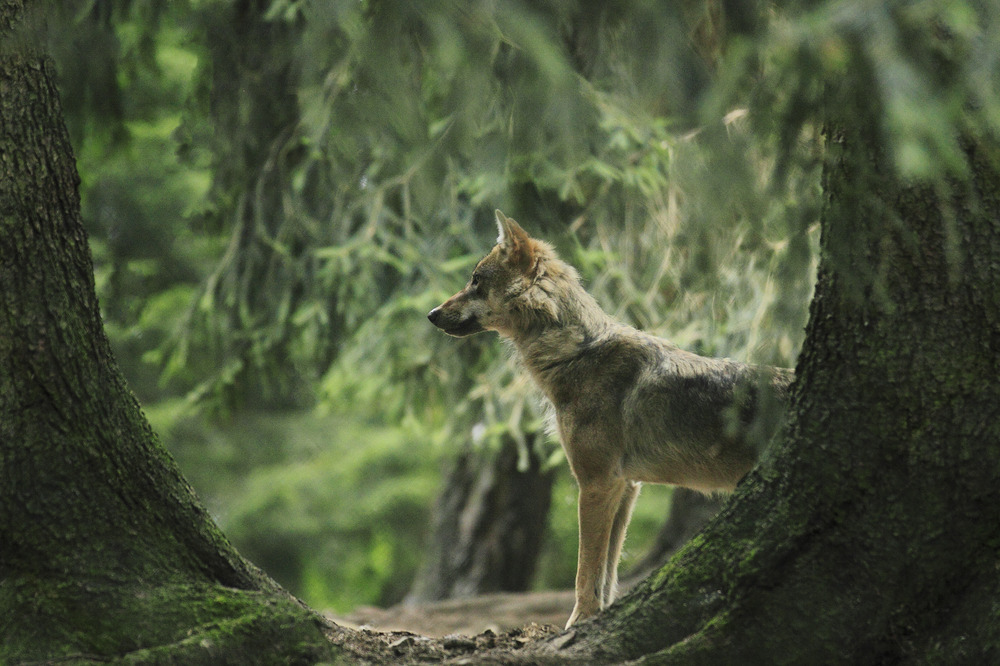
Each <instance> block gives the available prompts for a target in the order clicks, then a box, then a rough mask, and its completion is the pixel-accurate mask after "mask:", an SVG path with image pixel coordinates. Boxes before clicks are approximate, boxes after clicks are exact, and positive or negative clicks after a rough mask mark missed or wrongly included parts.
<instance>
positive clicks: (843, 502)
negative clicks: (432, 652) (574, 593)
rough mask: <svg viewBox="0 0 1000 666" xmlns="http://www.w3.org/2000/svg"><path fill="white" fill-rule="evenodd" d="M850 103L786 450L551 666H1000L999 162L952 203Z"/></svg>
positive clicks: (996, 156)
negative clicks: (899, 164)
mask: <svg viewBox="0 0 1000 666" xmlns="http://www.w3.org/2000/svg"><path fill="white" fill-rule="evenodd" d="M870 83H871V82H861V83H860V84H859V82H858V81H857V80H853V81H851V80H850V79H848V80H846V81H845V82H843V84H842V85H841V86H838V87H837V88H836V90H831V99H836V100H837V102H836V103H837V107H836V108H837V109H838V111H837V114H836V115H834V116H833V117H832V122H831V124H830V127H831V128H832V129H830V130H829V131H828V135H827V148H826V150H827V156H826V160H827V161H826V165H825V171H824V173H825V182H824V189H825V197H826V204H825V207H824V210H823V212H822V220H821V223H822V227H823V238H822V243H821V245H822V250H821V251H822V255H821V265H820V270H819V278H818V283H817V287H816V293H815V297H814V300H813V303H812V307H811V312H810V321H809V324H808V327H807V335H806V341H805V345H804V347H803V350H802V353H801V355H800V357H799V361H798V367H797V370H796V377H797V379H796V385H795V387H794V388H793V397H792V406H791V409H790V415H789V420H788V423H787V428H786V430H785V433H784V435H783V437H782V438H781V440H780V441H777V442H775V443H774V444H773V445H772V449H771V451H769V453H768V454H767V455H766V456H765V458H764V460H763V461H762V462H761V464H760V465H759V467H758V468H757V469H755V470H754V471H753V472H751V474H750V475H749V476H748V478H747V479H746V480H745V481H744V482H743V483H742V484H741V485H740V487H739V488H738V489H737V491H736V493H735V494H734V496H733V498H732V500H730V501H729V502H728V503H727V504H726V506H725V507H724V508H723V511H722V513H721V514H720V515H719V517H718V518H716V519H715V520H713V521H712V522H711V523H710V524H709V526H708V527H707V529H706V530H705V531H704V532H702V533H701V534H700V535H699V536H697V537H695V539H694V540H693V542H692V543H691V544H690V545H689V546H688V547H686V548H685V549H683V550H682V551H681V553H680V554H678V555H677V556H676V557H675V558H674V559H673V560H672V561H671V563H670V564H669V565H667V566H666V567H664V568H663V569H661V570H660V571H659V572H657V573H656V574H654V575H653V576H651V577H650V578H649V579H647V580H646V581H645V582H644V583H642V584H640V585H639V586H638V587H637V588H636V589H635V590H634V591H633V592H632V593H631V594H630V595H629V596H628V597H626V598H625V599H624V600H623V601H622V602H621V603H619V604H618V605H616V606H614V607H612V608H611V609H610V611H609V612H607V613H604V614H602V615H600V616H598V617H597V618H596V620H595V621H594V622H590V623H585V624H583V625H581V626H579V627H574V631H571V632H569V633H567V634H565V635H563V636H560V637H559V638H557V639H555V640H553V641H551V642H550V643H548V644H547V645H545V646H544V647H540V648H539V649H538V650H536V651H535V653H534V654H531V656H527V655H526V656H524V657H522V658H523V659H524V660H526V661H531V662H533V663H538V662H546V661H549V662H552V663H556V662H558V663H563V662H566V661H571V660H576V661H580V662H586V663H602V662H603V663H620V662H622V661H625V660H632V659H637V660H639V663H656V664H675V663H676V664H728V663H748V664H756V663H792V664H809V663H900V662H912V661H920V662H934V663H941V662H943V663H998V662H1000V622H998V621H997V612H996V607H997V606H996V600H997V599H998V598H1000V579H998V577H997V575H996V572H997V567H998V566H1000V484H998V483H997V479H998V478H1000V381H998V376H1000V150H998V146H997V141H996V137H992V136H974V135H971V134H970V135H967V136H965V137H964V145H965V151H966V157H967V160H968V171H967V173H965V174H955V173H953V174H952V175H951V176H950V177H949V178H948V179H947V180H946V181H944V180H942V181H939V184H938V186H937V187H930V186H924V185H921V184H919V183H917V182H914V181H911V180H907V179H905V178H904V177H902V176H900V175H899V174H898V172H897V171H896V165H895V164H894V163H893V162H892V160H891V159H890V158H889V157H887V155H886V152H887V151H886V150H885V149H884V144H883V143H882V137H881V135H880V134H879V132H878V128H879V126H880V122H879V118H880V117H881V116H880V115H879V111H880V110H879V109H877V108H875V103H874V102H873V101H872V99H871V97H872V96H871V95H870V91H871V90H873V88H872V87H870V86H869V85H866V84H870Z"/></svg>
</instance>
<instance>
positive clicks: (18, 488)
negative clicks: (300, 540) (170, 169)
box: [0, 1, 340, 664]
mask: <svg viewBox="0 0 1000 666" xmlns="http://www.w3.org/2000/svg"><path fill="white" fill-rule="evenodd" d="M19 10H20V3H17V2H10V1H7V2H0V16H2V17H4V18H3V24H0V30H5V29H9V28H10V27H11V26H13V25H14V24H15V23H16V20H15V19H14V18H13V17H15V15H16V14H17V12H18V11H19ZM20 37H21V38H22V40H21V41H22V43H24V44H27V43H28V42H29V41H30V40H29V39H27V38H26V37H25V36H24V35H21V36H20ZM0 117H2V118H3V122H0V636H2V637H3V639H2V641H0V663H21V662H26V661H28V662H30V661H48V660H59V661H60V662H62V663H66V662H69V663H72V662H74V661H75V662H79V663H84V662H88V661H96V662H107V661H121V662H124V663H144V664H145V663H178V664H180V663H183V664H245V663H314V662H317V661H322V660H332V659H334V658H336V657H337V656H338V655H339V654H340V653H339V650H337V649H336V648H335V647H334V646H333V645H332V643H331V642H330V641H329V640H328V638H327V636H326V634H325V631H329V630H330V625H329V624H328V623H326V622H325V621H324V620H323V619H322V618H321V617H320V616H318V615H317V614H316V613H314V612H313V611H311V610H309V609H307V608H306V607H305V606H304V605H303V604H301V603H300V602H298V601H297V600H296V599H294V598H293V597H291V595H289V594H288V593H287V592H285V591H284V590H282V589H281V588H280V587H279V586H278V585H277V584H276V583H274V582H273V581H272V580H271V579H270V578H268V577H267V576H266V575H265V574H263V573H262V572H261V571H259V570H258V569H257V568H256V567H254V566H253V565H252V564H251V563H249V562H247V561H246V560H244V559H243V558H242V557H241V556H240V555H239V554H238V553H237V552H236V551H235V550H234V549H233V548H232V546H231V545H230V544H229V543H228V541H227V540H226V539H225V537H224V536H223V535H222V534H221V532H220V531H219V530H218V528H217V527H216V525H215V524H214V522H213V521H212V520H211V518H210V517H209V516H208V514H207V512H206V511H205V509H204V508H203V507H202V506H201V504H200V502H199V501H198V500H197V498H196V497H195V496H194V493H193V492H192V490H191V488H190V487H189V486H188V484H187V483H186V482H185V481H184V479H183V478H182V477H181V475H180V473H179V472H178V470H177V467H176V465H175V464H174V462H173V460H172V459H171V458H170V456H169V455H168V454H167V453H166V451H165V450H164V449H163V448H162V446H160V444H159V442H158V441H157V439H156V437H155V435H154V434H153V432H152V430H151V429H150V427H149V425H148V423H147V422H146V420H145V418H144V416H143V415H142V412H141V410H140V408H139V405H138V403H137V402H136V400H135V398H134V397H133V395H132V393H131V392H130V391H129V390H128V388H127V386H126V385H125V382H124V379H123V378H122V376H121V373H120V371H119V370H118V367H117V365H116V363H115V361H114V359H113V357H112V355H111V351H110V348H109V345H108V342H107V339H106V338H105V336H104V332H103V326H102V323H101V317H100V312H99V308H98V304H97V299H96V296H95V293H94V278H93V265H92V263H91V260H90V253H89V249H88V246H87V239H86V235H85V233H84V231H83V226H82V224H81V221H80V202H79V198H78V195H77V191H76V187H77V182H78V178H77V174H76V169H75V163H74V159H73V153H72V150H71V148H70V145H69V139H68V136H67V134H66V130H65V127H64V124H63V122H62V117H61V111H60V108H59V102H58V95H57V93H56V90H55V87H54V85H53V76H52V73H51V71H50V64H49V63H48V62H47V61H46V60H45V59H44V58H42V57H40V56H38V55H37V54H34V53H32V52H30V49H26V48H18V49H13V48H12V49H10V50H6V49H5V50H3V51H0Z"/></svg>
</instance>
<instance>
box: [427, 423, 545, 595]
mask: <svg viewBox="0 0 1000 666" xmlns="http://www.w3.org/2000/svg"><path fill="white" fill-rule="evenodd" d="M528 450H529V451H530V452H531V453H530V455H529V465H528V469H526V470H524V471H523V472H522V471H520V470H519V469H518V449H517V445H516V444H515V442H514V441H513V440H511V439H505V440H504V442H503V444H502V445H501V447H500V449H499V451H488V450H487V451H484V450H474V449H472V448H469V449H467V450H466V451H465V452H464V453H463V454H462V455H461V456H459V458H458V460H457V461H456V463H455V466H454V467H453V469H452V471H451V472H450V473H449V474H448V477H447V479H446V480H445V485H444V489H443V490H442V492H441V494H440V496H439V497H438V499H437V505H436V507H435V509H434V512H433V515H434V521H435V522H434V528H433V532H432V536H431V543H430V545H429V547H428V548H427V550H426V554H425V563H424V565H423V568H422V571H421V573H420V574H419V575H418V576H417V579H416V581H415V582H414V586H413V589H412V590H411V592H410V594H409V596H408V597H407V602H410V603H417V602H421V601H439V600H444V599H454V598H461V597H470V596H474V595H476V594H483V593H487V592H520V591H524V590H527V589H528V587H529V585H530V584H531V578H532V575H533V574H534V571H535V565H536V564H537V562H538V556H539V554H540V553H541V548H542V541H543V537H544V534H545V528H546V524H547V521H548V513H549V505H550V503H551V499H552V483H553V481H554V478H555V473H554V470H548V471H543V470H542V469H541V461H540V460H539V458H538V456H537V455H535V453H534V446H532V445H531V443H530V442H529V443H528Z"/></svg>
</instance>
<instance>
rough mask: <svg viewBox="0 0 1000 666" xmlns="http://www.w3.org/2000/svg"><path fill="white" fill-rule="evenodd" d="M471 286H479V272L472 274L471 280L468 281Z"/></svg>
mask: <svg viewBox="0 0 1000 666" xmlns="http://www.w3.org/2000/svg"><path fill="white" fill-rule="evenodd" d="M470 284H471V285H472V286H473V287H478V286H479V273H473V274H472V282H471V283H470Z"/></svg>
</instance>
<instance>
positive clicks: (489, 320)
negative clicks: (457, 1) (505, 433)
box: [428, 211, 793, 627]
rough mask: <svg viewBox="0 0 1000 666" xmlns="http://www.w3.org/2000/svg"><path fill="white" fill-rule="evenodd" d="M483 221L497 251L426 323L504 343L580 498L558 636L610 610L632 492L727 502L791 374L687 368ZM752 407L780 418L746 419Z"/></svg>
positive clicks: (770, 426)
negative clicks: (572, 597)
mask: <svg viewBox="0 0 1000 666" xmlns="http://www.w3.org/2000/svg"><path fill="white" fill-rule="evenodd" d="M496 216H497V225H498V228H499V231H500V234H499V238H498V244H497V245H496V246H495V247H494V248H493V250H492V251H491V252H490V253H489V254H488V255H487V256H486V257H485V258H484V259H483V260H482V261H480V262H479V264H478V265H477V267H476V270H475V272H474V273H473V279H472V280H470V282H469V284H467V285H466V287H465V288H464V289H463V290H462V291H460V292H459V293H457V294H455V296H453V297H452V298H450V299H448V300H447V301H445V302H444V303H443V304H442V305H441V306H439V307H437V308H435V309H434V310H432V311H431V312H430V314H429V315H428V317H429V318H430V320H431V321H432V323H434V324H435V325H436V326H438V327H439V328H441V329H443V330H444V331H445V332H447V333H449V334H451V335H455V336H465V335H471V334H473V333H478V332H481V331H484V330H493V331H497V332H498V333H500V334H501V335H502V336H504V337H506V338H509V339H510V340H511V341H512V342H513V344H514V346H515V348H516V349H517V351H518V353H519V355H520V357H521V359H522V361H523V362H524V365H525V367H526V368H527V369H528V371H529V372H530V373H531V375H532V377H533V378H534V380H535V382H536V383H537V385H538V387H539V388H540V389H541V391H542V392H543V393H544V394H545V396H546V397H547V398H548V400H549V401H551V403H552V406H553V407H554V411H555V420H556V426H557V430H558V433H559V437H560V440H561V442H562V445H563V448H564V449H565V451H566V457H567V459H568V460H569V464H570V468H571V469H572V471H573V475H574V476H575V477H576V479H577V482H578V484H579V486H580V506H579V509H580V551H579V562H578V567H577V581H576V605H575V607H574V609H573V613H572V614H571V615H570V619H569V622H568V623H567V625H566V626H567V627H569V626H570V625H572V624H573V623H574V622H576V621H577V620H579V619H581V618H584V617H587V616H589V615H592V614H593V613H595V612H597V610H599V609H600V608H604V607H605V606H607V605H608V604H609V603H611V601H613V599H614V596H615V593H616V587H617V579H618V575H617V568H618V559H619V556H620V554H621V547H622V542H623V540H624V537H625V528H626V526H627V524H628V522H629V518H630V516H631V511H632V506H633V504H634V502H635V498H636V496H637V495H638V490H639V484H640V483H641V482H651V483H667V484H673V485H679V486H685V487H688V488H694V489H697V490H700V491H703V492H712V491H726V492H728V491H731V490H733V489H734V488H735V487H736V484H737V482H738V481H739V480H740V479H741V478H742V477H743V476H744V475H745V474H746V473H747V472H748V471H749V470H750V469H751V467H753V465H754V463H755V462H756V460H757V457H758V451H759V450H760V448H761V446H762V444H763V443H766V441H767V440H768V439H769V438H770V436H771V435H772V434H773V431H774V429H775V427H776V426H777V423H778V419H777V418H774V414H775V412H780V411H781V409H783V408H784V406H785V403H787V399H788V389H789V386H790V384H791V382H792V378H793V376H792V372H791V371H790V370H786V369H781V368H771V367H765V366H753V365H748V364H744V363H739V362H736V361H732V360H729V359H716V358H706V357H703V356H698V355H696V354H693V353H691V352H688V351H684V350H682V349H680V348H678V347H677V346H676V345H674V344H672V343H671V342H668V341H667V340H664V339H662V338H658V337H655V336H652V335H649V334H647V333H644V332H642V331H639V330H636V329H634V328H632V327H630V326H626V325H624V324H622V323H620V322H618V321H616V320H615V319H614V318H613V317H611V316H610V315H608V314H606V313H605V312H604V311H603V310H601V308H600V306H599V305H598V304H597V302H596V301H595V300H594V298H593V297H592V296H590V294H588V293H587V292H586V291H585V290H584V289H583V287H582V286H581V285H580V280H579V277H578V275H577V273H576V271H575V270H574V269H573V268H572V267H571V266H569V265H568V264H566V263H565V262H563V261H561V260H560V259H559V258H558V257H557V256H556V254H555V251H554V250H553V249H552V247H551V246H549V245H548V244H547V243H544V242H543V241H539V240H536V239H534V238H531V237H530V236H528V234H527V233H526V232H525V231H524V230H523V229H521V227H520V226H519V225H518V224H517V223H516V222H515V221H514V220H511V219H510V218H507V217H506V216H505V215H504V214H503V213H501V212H500V211H497V214H496ZM765 402H767V403H770V404H774V405H777V406H778V407H780V408H781V409H778V410H759V404H761V403H765ZM759 411H763V412H766V413H765V414H764V415H763V416H764V417H768V416H770V417H771V418H758V412H759Z"/></svg>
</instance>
